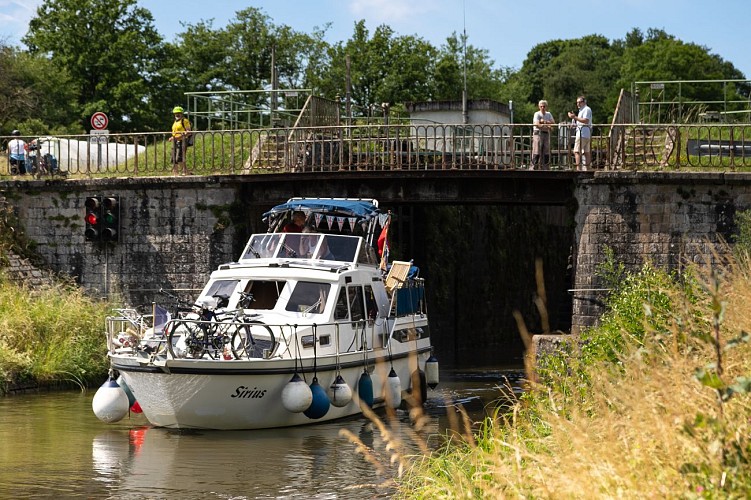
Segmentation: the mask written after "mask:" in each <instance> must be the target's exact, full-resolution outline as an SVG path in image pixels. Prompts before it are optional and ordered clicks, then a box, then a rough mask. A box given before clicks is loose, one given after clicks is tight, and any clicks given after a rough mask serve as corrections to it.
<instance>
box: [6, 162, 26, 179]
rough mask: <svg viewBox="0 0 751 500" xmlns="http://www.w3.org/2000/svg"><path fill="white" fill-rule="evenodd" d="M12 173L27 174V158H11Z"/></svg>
mask: <svg viewBox="0 0 751 500" xmlns="http://www.w3.org/2000/svg"><path fill="white" fill-rule="evenodd" d="M8 163H9V166H10V173H11V174H13V175H18V174H21V175H23V174H25V173H26V159H25V158H9V160H8Z"/></svg>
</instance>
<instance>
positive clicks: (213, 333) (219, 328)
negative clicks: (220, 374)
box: [206, 322, 230, 359]
mask: <svg viewBox="0 0 751 500" xmlns="http://www.w3.org/2000/svg"><path fill="white" fill-rule="evenodd" d="M229 326H230V325H228V324H226V323H222V322H218V323H211V324H210V325H207V326H206V328H207V331H206V334H207V335H208V338H209V341H210V342H209V344H210V345H209V348H208V349H207V353H208V355H209V357H210V358H211V359H221V358H223V357H225V352H226V354H227V357H226V359H230V354H229V345H230V335H229Z"/></svg>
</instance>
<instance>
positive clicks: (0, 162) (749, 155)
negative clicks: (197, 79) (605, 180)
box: [0, 123, 751, 179]
mask: <svg viewBox="0 0 751 500" xmlns="http://www.w3.org/2000/svg"><path fill="white" fill-rule="evenodd" d="M195 135H196V136H195V144H194V146H192V147H188V148H186V151H185V157H186V164H187V168H188V170H189V172H190V173H192V174H196V175H216V174H220V175H221V174H263V173H284V172H338V171H357V170H374V171H392V170H461V171H475V170H517V169H528V168H529V167H530V165H531V158H532V142H533V141H532V139H533V128H532V125H531V124H514V125H509V124H489V125H462V124H432V123H430V124H423V123H421V124H411V125H410V124H392V125H386V124H376V125H373V124H364V125H351V126H325V127H324V126H319V127H289V128H284V127H275V128H263V129H245V130H215V131H213V130H212V131H197V132H195ZM572 135H573V131H572V129H571V128H569V125H567V124H561V125H560V126H558V127H556V128H555V129H554V130H553V131H552V132H551V136H550V163H549V168H550V169H553V170H569V169H571V168H572V165H573V157H574V155H573V153H574V151H573V137H572ZM169 137H170V134H169V133H140V134H138V133H136V134H110V135H109V136H98V137H93V136H88V135H80V136H75V135H71V136H55V137H51V136H48V137H21V139H23V140H24V141H25V142H26V143H27V144H32V143H33V144H34V147H33V148H32V149H30V150H29V151H28V152H27V156H26V160H25V163H24V165H25V167H26V169H27V170H29V171H30V172H31V173H32V174H33V175H35V176H37V177H54V176H76V177H89V178H93V177H123V176H128V177H138V176H164V175H172V171H173V168H172V162H171V156H172V148H173V143H172V142H169V141H168V139H169ZM102 138H104V139H105V140H106V141H107V142H103V143H98V142H95V141H99V140H102ZM10 139H12V138H11V137H0V144H2V145H3V148H4V150H3V154H2V155H0V178H5V179H8V178H11V176H12V175H13V174H12V173H11V171H10V166H9V154H8V151H7V147H6V145H7V142H8V141H9V140H10ZM591 147H592V163H593V165H591V166H590V170H591V169H603V170H657V169H659V170H668V171H670V170H681V169H690V170H694V171H718V170H719V171H727V170H736V169H745V168H747V167H751V124H739V125H728V124H697V125H677V124H669V125H649V124H611V125H595V126H594V127H593V137H592V146H591ZM15 178H19V177H15Z"/></svg>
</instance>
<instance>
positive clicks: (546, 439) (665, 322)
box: [399, 245, 751, 498]
mask: <svg viewBox="0 0 751 500" xmlns="http://www.w3.org/2000/svg"><path fill="white" fill-rule="evenodd" d="M739 246H740V245H739ZM748 255H749V253H748V252H743V251H741V252H737V258H736V259H734V260H733V261H732V262H729V263H726V264H725V265H723V266H720V267H718V266H716V265H715V266H714V267H712V268H709V267H708V268H707V269H698V268H694V267H690V268H689V269H686V270H684V272H682V273H680V274H669V273H666V272H664V271H661V270H658V269H655V268H653V267H652V266H650V265H649V264H647V265H645V266H644V267H643V268H642V269H641V271H640V272H637V273H632V274H627V273H625V272H624V270H623V268H622V266H619V265H618V264H617V263H615V262H613V261H612V259H611V260H610V261H609V263H608V264H607V265H605V266H603V268H602V269H601V271H602V272H603V273H605V274H604V275H605V276H609V282H610V286H611V288H612V290H613V291H612V294H611V296H610V298H609V299H608V306H609V312H608V313H607V314H606V315H605V316H604V317H603V318H602V320H601V325H600V326H599V327H598V328H596V329H592V330H589V331H587V332H585V333H583V334H582V335H581V337H580V338H578V339H572V342H571V343H569V344H568V347H569V349H568V352H564V353H561V354H560V355H555V356H549V357H547V358H545V359H544V361H543V362H541V363H539V365H538V368H537V370H536V372H535V373H536V376H535V377H534V381H532V382H530V387H529V390H528V391H527V392H526V393H525V394H524V395H523V396H522V397H521V398H520V399H519V400H518V401H517V403H516V404H515V405H514V406H513V408H512V409H511V410H510V411H508V412H504V413H499V414H498V415H497V417H496V418H494V419H487V420H486V421H485V422H483V423H482V425H481V427H480V430H479V431H478V432H477V433H476V434H475V435H474V436H473V438H472V439H464V440H461V439H452V440H451V442H450V444H449V445H448V447H447V448H446V449H445V450H444V451H442V452H439V453H433V454H429V455H426V456H420V457H419V458H416V459H415V461H414V462H413V466H412V468H411V469H410V470H408V472H407V473H406V474H405V476H404V477H403V478H402V479H401V480H400V481H399V484H400V495H399V496H401V497H404V498H503V497H511V498H516V497H524V498H654V497H657V498H745V497H747V496H748V494H749V492H751V420H750V419H749V416H750V415H751V400H750V398H749V388H750V387H751V344H750V343H749V337H750V336H749V333H748V332H751V267H749V265H748V263H749V259H748ZM574 340H576V341H574ZM530 361H531V360H530ZM529 368H530V369H531V367H529ZM457 436H458V435H457Z"/></svg>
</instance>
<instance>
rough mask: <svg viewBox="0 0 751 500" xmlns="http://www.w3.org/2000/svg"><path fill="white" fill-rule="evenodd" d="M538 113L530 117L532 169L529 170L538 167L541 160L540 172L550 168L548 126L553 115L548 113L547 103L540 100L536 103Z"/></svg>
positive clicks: (551, 121)
mask: <svg viewBox="0 0 751 500" xmlns="http://www.w3.org/2000/svg"><path fill="white" fill-rule="evenodd" d="M537 106H538V107H539V108H540V111H536V112H535V114H534V116H533V117H532V123H533V124H534V127H532V167H530V170H533V169H535V168H538V167H539V166H540V159H542V170H548V169H549V168H550V126H551V124H552V123H553V115H552V113H550V111H548V101H546V100H542V101H540V102H539V103H537Z"/></svg>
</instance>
